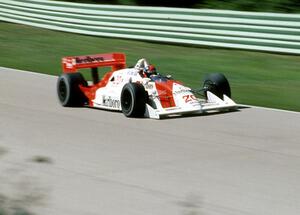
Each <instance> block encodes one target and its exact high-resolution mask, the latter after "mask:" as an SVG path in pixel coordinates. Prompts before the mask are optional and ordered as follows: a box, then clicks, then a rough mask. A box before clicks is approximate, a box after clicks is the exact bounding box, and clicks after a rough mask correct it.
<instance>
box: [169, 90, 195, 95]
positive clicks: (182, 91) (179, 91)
mask: <svg viewBox="0 0 300 215" xmlns="http://www.w3.org/2000/svg"><path fill="white" fill-rule="evenodd" d="M190 92H191V90H190V89H181V90H178V91H174V92H173V94H174V95H177V94H181V93H190Z"/></svg>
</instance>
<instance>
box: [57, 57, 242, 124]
mask: <svg viewBox="0 0 300 215" xmlns="http://www.w3.org/2000/svg"><path fill="white" fill-rule="evenodd" d="M62 67H63V74H62V75H60V76H59V77H58V81H57V95H58V99H59V101H60V104H61V105H62V106H64V107H75V106H76V107H78V106H87V107H93V108H100V109H106V110H112V111H121V112H123V114H124V115H125V116H126V117H148V118H153V119H161V118H164V117H170V116H178V115H186V114H197V113H205V112H210V111H220V110H221V111H224V110H232V109H236V108H237V105H236V103H235V102H234V101H233V100H232V99H231V98H230V96H231V90H230V85H229V82H228V80H227V79H226V77H225V76H224V75H223V74H221V73H212V74H209V75H207V76H206V77H205V79H204V83H203V87H201V88H200V89H191V88H189V87H187V86H185V85H184V84H183V83H181V82H180V81H177V80H174V79H173V78H172V77H171V76H170V75H167V76H166V75H162V74H160V73H158V72H157V71H156V68H155V67H154V66H153V65H152V64H149V63H148V61H147V60H146V59H143V58H142V59H140V60H138V62H137V63H136V65H135V66H134V67H131V68H127V67H126V56H125V54H123V53H107V54H96V55H87V56H72V57H64V58H62ZM102 67H110V71H109V72H106V73H105V74H104V75H103V77H102V78H101V79H100V78H99V77H100V76H99V70H98V69H99V68H102ZM79 69H85V70H83V71H84V72H85V71H86V69H90V71H91V73H90V74H91V77H90V80H88V81H87V80H86V79H85V78H84V76H83V75H82V74H81V73H80V72H78V70H79Z"/></svg>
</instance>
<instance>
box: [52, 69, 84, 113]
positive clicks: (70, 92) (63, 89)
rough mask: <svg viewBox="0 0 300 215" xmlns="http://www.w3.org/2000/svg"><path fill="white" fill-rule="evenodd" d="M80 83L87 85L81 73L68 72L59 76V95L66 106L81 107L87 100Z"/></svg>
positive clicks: (62, 103) (61, 102) (59, 98)
mask: <svg viewBox="0 0 300 215" xmlns="http://www.w3.org/2000/svg"><path fill="white" fill-rule="evenodd" d="M79 85H83V86H86V85H87V84H86V81H85V80H84V78H83V76H82V75H81V74H80V73H66V74H62V75H61V76H59V77H58V80H57V96H58V100H59V101H60V104H61V105H62V106H64V107H80V106H83V105H84V103H85V102H86V101H87V99H86V97H85V96H84V94H83V93H82V92H81V90H80V88H79Z"/></svg>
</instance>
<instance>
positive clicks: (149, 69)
mask: <svg viewBox="0 0 300 215" xmlns="http://www.w3.org/2000/svg"><path fill="white" fill-rule="evenodd" d="M135 68H136V69H137V70H139V74H140V75H141V76H142V77H143V78H150V76H151V75H157V72H156V69H155V66H153V65H152V64H149V63H148V62H147V60H146V59H144V58H142V59H140V60H139V61H138V62H137V64H136V65H135Z"/></svg>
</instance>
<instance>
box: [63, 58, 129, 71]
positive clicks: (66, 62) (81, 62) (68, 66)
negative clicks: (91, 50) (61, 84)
mask: <svg viewBox="0 0 300 215" xmlns="http://www.w3.org/2000/svg"><path fill="white" fill-rule="evenodd" d="M97 67H112V70H113V71H115V70H119V69H124V68H126V56H125V54H123V53H108V54H95V55H86V56H73V57H63V58H62V68H63V72H64V73H73V72H77V70H78V69H85V68H92V69H93V68H97Z"/></svg>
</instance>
